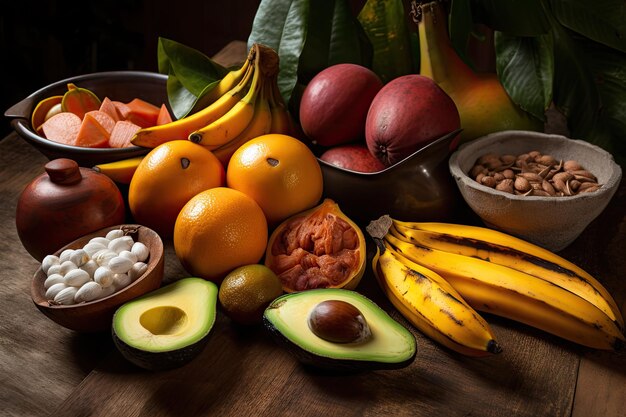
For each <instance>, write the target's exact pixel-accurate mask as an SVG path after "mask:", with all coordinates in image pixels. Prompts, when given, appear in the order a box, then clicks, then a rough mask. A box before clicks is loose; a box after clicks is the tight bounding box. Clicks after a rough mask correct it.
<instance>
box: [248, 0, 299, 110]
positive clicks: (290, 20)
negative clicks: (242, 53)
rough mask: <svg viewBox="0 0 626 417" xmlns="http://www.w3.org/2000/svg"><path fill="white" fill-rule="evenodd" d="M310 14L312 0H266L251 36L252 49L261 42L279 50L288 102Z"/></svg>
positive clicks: (281, 84) (280, 79)
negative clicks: (310, 0)
mask: <svg viewBox="0 0 626 417" xmlns="http://www.w3.org/2000/svg"><path fill="white" fill-rule="evenodd" d="M308 14H309V1H308V0H262V1H261V4H260V5H259V8H258V9H257V12H256V15H255V17H254V21H253V23H252V31H251V32H250V36H249V37H248V49H250V48H251V47H252V45H253V44H254V43H260V44H263V45H265V46H269V47H270V48H272V49H274V50H275V51H276V52H278V55H279V57H280V64H279V73H278V87H279V89H280V92H281V94H282V96H283V98H284V99H285V101H286V102H289V99H290V97H291V92H292V90H293V88H294V86H295V85H296V81H297V80H298V61H299V59H300V55H301V54H302V50H303V49H304V42H305V39H306V33H307V21H308Z"/></svg>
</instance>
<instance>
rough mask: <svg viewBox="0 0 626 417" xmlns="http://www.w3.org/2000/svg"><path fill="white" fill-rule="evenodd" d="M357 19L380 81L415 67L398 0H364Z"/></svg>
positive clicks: (409, 71)
mask: <svg viewBox="0 0 626 417" xmlns="http://www.w3.org/2000/svg"><path fill="white" fill-rule="evenodd" d="M465 1H467V0H465ZM358 19H359V22H360V23H361V25H362V26H363V29H364V30H365V33H366V34H367V37H368V38H369V40H370V42H371V43H372V48H373V52H374V56H373V61H372V69H373V70H374V72H376V74H378V76H379V77H380V78H381V79H382V80H383V82H385V83H386V82H388V81H390V80H392V79H394V78H397V77H399V76H401V75H405V74H410V73H414V72H416V71H418V70H419V68H413V58H412V56H411V55H412V53H413V50H412V48H411V40H410V37H409V31H408V28H407V22H406V16H405V13H404V5H403V3H402V0H368V1H367V3H365V6H363V8H362V9H361V11H360V13H359V16H358Z"/></svg>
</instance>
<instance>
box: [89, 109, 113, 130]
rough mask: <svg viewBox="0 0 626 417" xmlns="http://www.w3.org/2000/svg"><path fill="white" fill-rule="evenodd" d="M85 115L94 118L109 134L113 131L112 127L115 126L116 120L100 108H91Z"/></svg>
mask: <svg viewBox="0 0 626 417" xmlns="http://www.w3.org/2000/svg"><path fill="white" fill-rule="evenodd" d="M87 116H91V117H93V118H94V119H96V120H97V121H98V123H100V124H101V125H102V127H103V128H105V129H106V131H107V132H108V133H109V135H111V132H112V131H113V127H114V126H115V122H116V121H115V120H113V118H112V117H111V116H109V115H108V113H105V112H103V111H100V110H92V111H90V112H87V113H85V117H87ZM83 120H84V118H83Z"/></svg>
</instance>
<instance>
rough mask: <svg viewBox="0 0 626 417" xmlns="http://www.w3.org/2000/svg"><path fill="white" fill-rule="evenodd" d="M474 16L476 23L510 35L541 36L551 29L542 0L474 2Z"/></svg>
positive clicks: (485, 0)
mask: <svg viewBox="0 0 626 417" xmlns="http://www.w3.org/2000/svg"><path fill="white" fill-rule="evenodd" d="M556 1H559V0H556ZM472 15H473V16H474V21H475V22H476V23H484V24H485V25H487V26H489V27H490V28H492V29H494V30H498V31H501V32H505V33H508V34H510V35H517V36H535V35H541V34H544V33H546V32H547V31H548V30H549V28H550V24H549V22H548V19H547V17H546V16H545V13H544V10H543V6H542V0H507V1H503V0H472Z"/></svg>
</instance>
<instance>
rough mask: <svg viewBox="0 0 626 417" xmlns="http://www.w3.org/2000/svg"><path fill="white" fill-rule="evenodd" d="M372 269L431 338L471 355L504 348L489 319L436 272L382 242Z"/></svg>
mask: <svg viewBox="0 0 626 417" xmlns="http://www.w3.org/2000/svg"><path fill="white" fill-rule="evenodd" d="M372 268H373V270H374V275H375V276H376V279H377V280H378V283H379V285H380V287H381V288H382V290H383V292H384V293H385V295H386V296H387V298H388V299H389V300H390V301H391V303H392V304H393V305H394V306H395V307H396V308H397V309H398V311H400V313H402V315H403V316H404V317H405V318H406V319H407V320H408V321H409V322H411V323H412V324H413V325H414V326H415V327H417V328H418V329H419V330H420V331H422V332H423V333H424V334H426V335H427V336H428V337H430V338H431V339H433V340H435V341H437V342H439V343H440V344H442V345H444V346H446V347H448V348H450V349H452V350H454V351H456V352H459V353H462V354H464V355H468V356H475V357H479V356H487V355H490V354H493V353H499V352H500V351H501V349H500V346H499V345H498V343H497V342H496V341H495V339H494V337H493V335H492V333H491V330H490V328H489V325H488V324H487V322H486V321H485V320H484V319H483V318H482V317H481V316H480V315H479V314H478V313H477V312H476V311H475V310H474V309H473V308H471V307H470V306H469V305H468V304H467V303H466V302H465V301H464V300H463V298H461V296H460V295H459V293H458V292H457V291H456V290H455V289H454V288H453V287H452V286H451V285H450V284H448V283H447V282H446V281H445V280H444V279H443V278H441V276H439V275H438V274H437V273H435V272H433V271H431V270H429V269H426V268H424V267H422V266H420V265H417V264H415V263H413V262H411V261H410V260H408V259H407V258H405V257H403V256H401V255H400V254H398V253H397V252H396V251H394V250H393V249H392V248H391V247H390V246H389V245H384V246H383V244H381V243H380V242H377V252H376V255H375V256H374V259H373V261H372Z"/></svg>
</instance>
